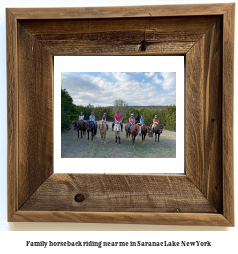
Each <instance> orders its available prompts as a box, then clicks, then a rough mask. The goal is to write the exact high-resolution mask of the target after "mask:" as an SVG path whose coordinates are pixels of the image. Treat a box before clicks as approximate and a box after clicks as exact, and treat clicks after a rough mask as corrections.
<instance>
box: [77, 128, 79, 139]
mask: <svg viewBox="0 0 238 254" xmlns="http://www.w3.org/2000/svg"><path fill="white" fill-rule="evenodd" d="M77 131H78V138H79V130H77Z"/></svg>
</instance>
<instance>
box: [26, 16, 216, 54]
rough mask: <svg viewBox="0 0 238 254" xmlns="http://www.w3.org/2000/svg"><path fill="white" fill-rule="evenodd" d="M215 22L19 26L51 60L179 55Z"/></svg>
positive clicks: (198, 19)
mask: <svg viewBox="0 0 238 254" xmlns="http://www.w3.org/2000/svg"><path fill="white" fill-rule="evenodd" d="M217 19H218V16H208V17H206V18H204V17H195V18H191V17H180V18H170V19H169V21H168V18H135V19H131V18H130V19H128V18H125V19H110V20H108V19H102V20H98V19H96V20H88V21H87V20H65V21H64V20H47V21H45V20H34V21H29V20H22V21H21V24H22V25H23V26H24V27H25V28H26V29H27V30H28V31H29V33H31V34H32V35H33V36H35V38H36V39H37V40H38V41H40V42H41V44H42V45H43V46H44V47H45V48H46V49H47V50H48V51H49V52H50V54H52V55H55V56H63V55H70V56H73V55H77V56H80V55H158V54H160V55H166V54H167V55H178V54H179V55H182V54H186V53H187V52H188V50H189V49H190V48H191V47H192V46H193V44H194V43H195V42H197V41H198V40H199V39H200V38H201V36H202V35H203V34H204V33H206V31H207V30H208V29H209V27H211V26H212V25H213V24H214V23H215V22H216V20H217ZM198 24H199V25H198ZM143 40H146V42H147V43H148V45H147V48H146V52H142V51H140V46H141V41H143Z"/></svg>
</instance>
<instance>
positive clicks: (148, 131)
mask: <svg viewBox="0 0 238 254" xmlns="http://www.w3.org/2000/svg"><path fill="white" fill-rule="evenodd" d="M146 134H148V136H149V137H150V138H152V137H153V132H152V130H151V128H150V127H148V126H146V125H142V126H141V139H142V144H144V143H145V136H146Z"/></svg>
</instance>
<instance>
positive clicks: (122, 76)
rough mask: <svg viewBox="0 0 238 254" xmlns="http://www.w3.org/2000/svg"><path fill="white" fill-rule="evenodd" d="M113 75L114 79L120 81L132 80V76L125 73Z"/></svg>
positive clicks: (113, 73) (114, 73)
mask: <svg viewBox="0 0 238 254" xmlns="http://www.w3.org/2000/svg"><path fill="white" fill-rule="evenodd" d="M112 75H113V76H114V78H115V79H116V80H118V81H124V82H125V81H128V80H129V79H130V76H129V75H128V74H126V73H125V72H112Z"/></svg>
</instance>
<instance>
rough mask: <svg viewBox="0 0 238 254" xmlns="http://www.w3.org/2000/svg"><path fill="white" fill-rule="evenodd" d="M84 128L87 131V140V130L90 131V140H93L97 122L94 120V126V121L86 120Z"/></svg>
mask: <svg viewBox="0 0 238 254" xmlns="http://www.w3.org/2000/svg"><path fill="white" fill-rule="evenodd" d="M86 129H87V132H88V140H89V132H91V140H93V137H94V135H96V134H97V122H96V126H94V123H93V122H92V121H87V122H86Z"/></svg>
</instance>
